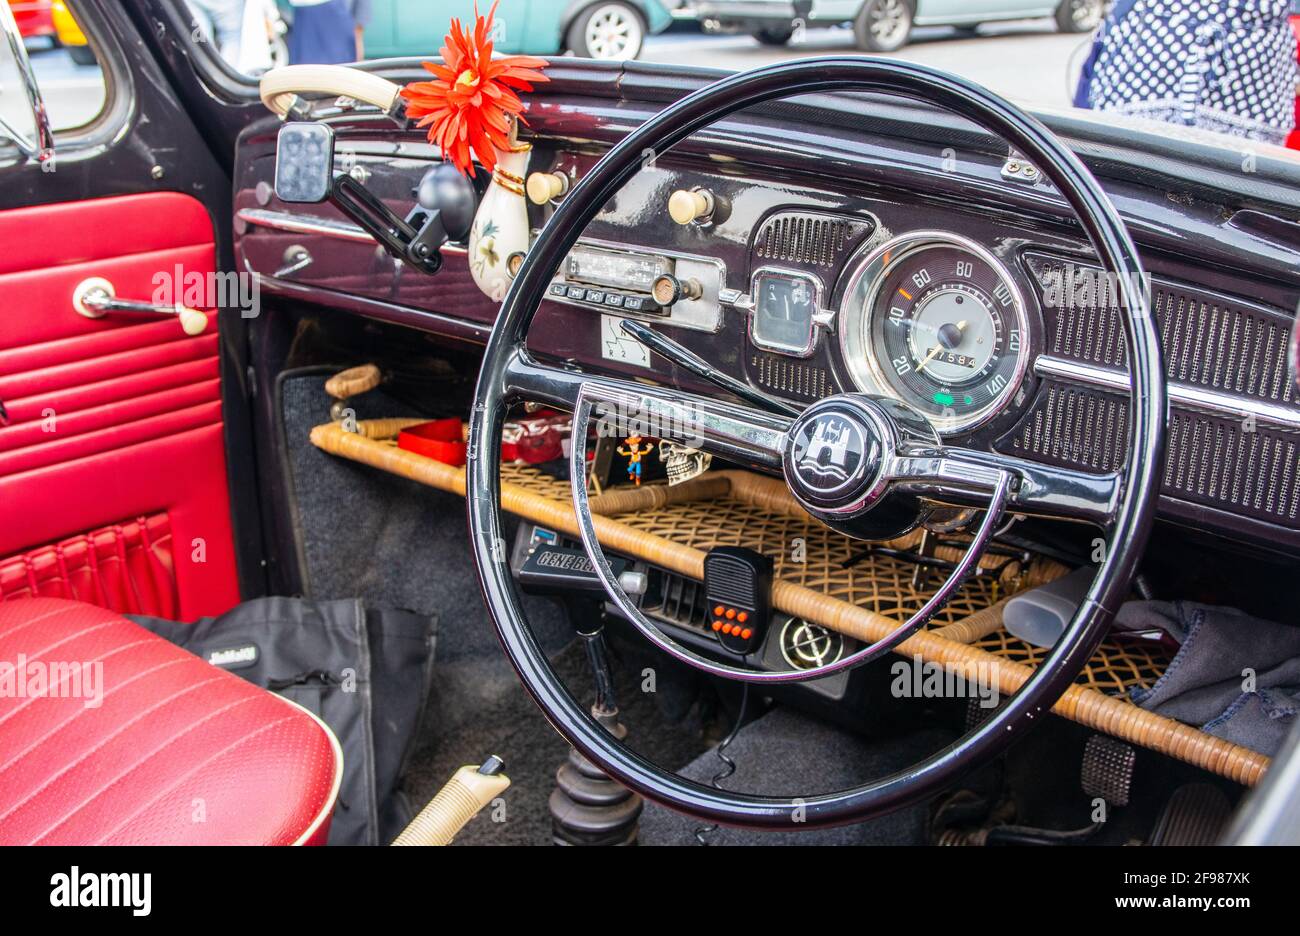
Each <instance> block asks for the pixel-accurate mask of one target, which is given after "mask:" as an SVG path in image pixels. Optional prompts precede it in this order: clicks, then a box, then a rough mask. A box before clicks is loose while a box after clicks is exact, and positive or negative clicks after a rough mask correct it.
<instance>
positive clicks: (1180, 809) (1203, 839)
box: [1148, 783, 1232, 845]
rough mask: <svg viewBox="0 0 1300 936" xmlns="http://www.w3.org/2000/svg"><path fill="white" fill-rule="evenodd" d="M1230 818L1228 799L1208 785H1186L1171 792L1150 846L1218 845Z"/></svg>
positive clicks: (1214, 787) (1217, 789)
mask: <svg viewBox="0 0 1300 936" xmlns="http://www.w3.org/2000/svg"><path fill="white" fill-rule="evenodd" d="M1231 814H1232V805H1231V804H1230V803H1229V802H1228V797H1227V796H1225V795H1224V793H1223V791H1222V790H1220V789H1219V788H1218V787H1216V786H1214V785H1212V784H1209V783H1188V784H1186V785H1184V786H1180V787H1179V788H1178V789H1177V790H1174V795H1173V796H1171V797H1169V802H1168V803H1166V804H1165V808H1164V810H1163V811H1162V812H1161V813H1160V818H1159V819H1157V820H1156V827H1155V829H1154V830H1153V831H1152V832H1151V841H1150V842H1149V843H1148V844H1150V845H1217V844H1218V843H1219V839H1220V838H1222V837H1223V830H1224V828H1225V827H1226V826H1227V824H1228V819H1229V817H1230V816H1231Z"/></svg>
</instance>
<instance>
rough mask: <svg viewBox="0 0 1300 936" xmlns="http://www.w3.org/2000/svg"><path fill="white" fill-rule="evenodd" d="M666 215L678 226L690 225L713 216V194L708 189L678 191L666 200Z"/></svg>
mask: <svg viewBox="0 0 1300 936" xmlns="http://www.w3.org/2000/svg"><path fill="white" fill-rule="evenodd" d="M668 214H669V215H670V216H671V217H672V219H673V220H674V221H676V222H677V223H678V224H690V223H691V222H692V221H699V220H701V219H703V218H707V217H709V215H711V214H713V193H712V192H710V191H709V190H708V189H678V190H677V191H675V192H673V194H672V195H671V196H670V197H669V199H668Z"/></svg>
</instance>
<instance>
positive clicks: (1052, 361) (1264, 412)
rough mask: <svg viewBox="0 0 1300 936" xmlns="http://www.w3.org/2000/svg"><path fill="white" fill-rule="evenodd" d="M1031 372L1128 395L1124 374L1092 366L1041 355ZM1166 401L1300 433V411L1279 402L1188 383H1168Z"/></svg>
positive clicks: (1125, 375) (1126, 378) (1126, 379)
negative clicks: (1269, 401) (1246, 396)
mask: <svg viewBox="0 0 1300 936" xmlns="http://www.w3.org/2000/svg"><path fill="white" fill-rule="evenodd" d="M1034 373H1035V374H1037V375H1038V376H1039V377H1054V378H1057V379H1060V380H1067V381H1073V382H1074V383H1082V384H1087V385H1088V386H1092V387H1099V388H1102V389H1105V390H1117V391H1120V392H1122V393H1128V391H1129V380H1128V374H1127V373H1125V372H1124V371H1117V370H1111V369H1110V368H1106V367H1097V366H1095V365H1093V364H1081V363H1079V362H1078V361H1070V360H1066V359H1064V358H1057V357H1050V356H1048V355H1045V354H1044V355H1040V356H1039V357H1038V358H1037V359H1036V360H1035V361H1034ZM1167 386H1168V388H1169V402H1170V403H1172V404H1174V405H1181V406H1187V407H1191V408H1192V409H1198V410H1205V411H1208V412H1210V413H1215V414H1219V415H1223V416H1230V417H1233V418H1235V419H1241V418H1243V417H1246V416H1254V417H1255V418H1256V419H1258V420H1260V421H1261V422H1266V423H1269V424H1271V425H1275V426H1280V427H1282V428H1283V429H1288V430H1291V431H1300V409H1294V408H1292V407H1289V406H1285V405H1282V404H1278V403H1268V402H1265V401H1264V400H1252V399H1247V398H1244V397H1238V396H1233V395H1232V394H1230V393H1223V392H1222V391H1219V390H1207V389H1205V388H1204V387H1193V386H1189V385H1188V384H1180V383H1173V382H1172V381H1171V382H1169V383H1168V385H1167Z"/></svg>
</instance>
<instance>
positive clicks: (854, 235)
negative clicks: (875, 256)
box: [754, 212, 871, 269]
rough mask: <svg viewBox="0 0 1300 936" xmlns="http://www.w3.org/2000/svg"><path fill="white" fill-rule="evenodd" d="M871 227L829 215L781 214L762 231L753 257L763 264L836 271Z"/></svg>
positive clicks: (771, 219)
mask: <svg viewBox="0 0 1300 936" xmlns="http://www.w3.org/2000/svg"><path fill="white" fill-rule="evenodd" d="M870 230H871V224H870V223H868V222H866V221H856V220H851V219H848V218H837V217H830V216H826V215H815V214H804V213H796V212H781V213H779V214H774V215H772V216H771V217H770V218H768V219H767V220H766V221H764V222H763V226H762V227H761V228H759V231H758V237H756V238H755V239H754V254H755V256H757V257H758V258H759V259H760V260H762V261H773V260H775V261H780V262H784V263H795V264H800V265H805V266H818V267H824V268H826V269H833V268H835V267H836V266H838V264H839V262H840V259H841V258H842V257H843V256H844V254H845V253H846V252H847V251H848V249H849V248H850V247H851V246H852V244H853V243H854V242H855V241H856V240H857V239H858V238H859V237H860V236H861V235H863V234H866V233H868V232H870Z"/></svg>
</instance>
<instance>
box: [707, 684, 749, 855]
mask: <svg viewBox="0 0 1300 936" xmlns="http://www.w3.org/2000/svg"><path fill="white" fill-rule="evenodd" d="M748 709H749V683H742V684H741V686H740V711H739V712H737V713H736V723H735V724H734V725H732V726H731V731H730V732H728V734H727V736H726V737H725V738H723V739H722V741H721V742H720V743H719V744H718V746H717V747H716V748H714V749H713V753H714V754H715V755H716V756H717V758H718V760H720V761H722V769H721V770H719V771H718V772H717V773H715V774H714V775H713V779H712V780H710V781H709V785H710V786H712V787H713V789H715V790H721V789H722V781H723V780H726V779H727V778H728V777H730V776H731V775H732V774H734V773H735V772H736V762H735V761H734V760H732V759H731V758H730V757H728V756H727V754H726V751H727V748H729V747H730V746H731V742H732V741H735V740H736V735H738V734H740V729H741V728H743V727H745V714H746V711H747V710H748ZM716 831H718V827H717V825H716V824H714V825H707V826H700V828H698V829H696V830H695V841H696V842H698V843H699V844H700V845H708V844H709V840H708V839H707V838H706V837H705V836H708V835H712V834H713V833H714V832H716Z"/></svg>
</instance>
